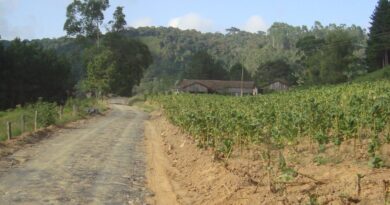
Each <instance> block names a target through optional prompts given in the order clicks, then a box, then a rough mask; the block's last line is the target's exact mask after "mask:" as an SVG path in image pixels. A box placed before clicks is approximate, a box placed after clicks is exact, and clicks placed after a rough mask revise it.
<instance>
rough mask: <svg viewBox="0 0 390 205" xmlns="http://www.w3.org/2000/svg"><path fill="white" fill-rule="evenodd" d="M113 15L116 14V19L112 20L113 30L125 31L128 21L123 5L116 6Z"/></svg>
mask: <svg viewBox="0 0 390 205" xmlns="http://www.w3.org/2000/svg"><path fill="white" fill-rule="evenodd" d="M113 16H114V20H112V21H110V24H112V28H111V31H113V32H120V31H124V30H125V26H126V24H127V22H126V19H125V18H126V15H125V14H124V13H123V6H118V7H116V10H115V12H114V15H113Z"/></svg>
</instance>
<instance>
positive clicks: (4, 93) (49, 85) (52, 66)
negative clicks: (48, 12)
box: [0, 39, 70, 109]
mask: <svg viewBox="0 0 390 205" xmlns="http://www.w3.org/2000/svg"><path fill="white" fill-rule="evenodd" d="M0 44H2V42H0ZM0 68H1V69H0V77H1V81H0V99H1V101H0V109H2V108H11V107H14V106H15V105H17V104H25V103H28V102H34V101H36V100H37V99H38V98H39V97H42V98H43V99H44V100H49V101H62V100H63V99H64V98H66V90H67V89H69V88H70V85H69V81H68V80H69V78H68V77H69V74H70V66H69V63H68V62H67V61H66V59H64V58H62V57H60V56H57V55H56V54H55V52H54V51H53V50H44V49H43V48H42V47H41V46H39V45H38V44H34V43H30V42H27V41H21V40H20V39H15V40H13V41H11V42H10V44H9V45H8V46H6V47H4V48H3V46H0Z"/></svg>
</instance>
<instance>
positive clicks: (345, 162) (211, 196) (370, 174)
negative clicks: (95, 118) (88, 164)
mask: <svg viewBox="0 0 390 205" xmlns="http://www.w3.org/2000/svg"><path fill="white" fill-rule="evenodd" d="M145 135H146V136H145V139H146V145H147V180H148V187H149V188H150V189H151V190H152V191H153V192H154V194H153V195H152V196H151V197H149V198H148V201H149V203H150V204H153V205H160V204H167V205H168V204H169V205H170V204H189V205H190V204H191V205H196V204H199V205H203V204H207V205H228V204H232V205H246V204H247V205H255V204H256V205H257V204H259V205H260V204H262V205H263V204H264V205H279V204H280V205H290V204H294V205H295V204H329V205H353V204H360V205H371V204H372V205H381V204H389V202H390V190H389V189H390V187H385V186H384V184H385V182H386V181H389V180H390V169H389V168H385V167H384V168H380V169H372V168H370V167H369V166H368V163H367V161H368V159H366V158H362V159H357V157H354V152H353V144H351V143H352V142H344V143H343V145H342V146H340V147H339V148H332V147H328V148H327V150H326V153H322V154H323V155H318V154H317V153H314V152H313V151H312V150H310V149H309V148H310V143H309V142H306V141H303V140H302V142H301V143H300V144H299V145H296V146H295V147H294V148H295V149H296V151H294V149H293V148H290V147H287V148H286V149H285V150H281V151H277V152H272V153H270V156H271V154H272V157H270V160H267V159H266V158H265V157H262V153H264V150H266V149H265V148H264V147H250V149H243V150H242V151H241V150H240V148H239V147H235V149H236V152H234V151H233V153H232V155H231V156H230V158H229V159H226V158H224V156H220V155H217V154H215V152H214V150H212V149H200V148H199V147H197V143H196V141H194V139H193V138H192V137H191V136H189V135H188V134H186V133H185V132H183V131H182V130H181V129H179V128H178V127H176V126H173V125H172V124H171V123H170V122H169V121H167V119H166V118H165V117H164V116H163V114H162V113H161V111H156V112H154V113H152V114H151V117H150V120H149V121H147V123H146V128H145ZM382 146H383V147H382V152H381V156H383V159H385V160H387V159H389V156H390V152H389V151H390V147H389V146H390V145H388V144H387V145H382ZM365 150H367V149H365V148H362V149H361V150H359V152H357V153H356V156H360V151H362V156H365V155H366V154H365V153H366V151H365ZM282 151H283V155H284V157H285V162H286V163H287V165H286V166H288V167H289V168H290V167H291V168H292V169H293V170H295V171H296V173H297V175H296V176H294V177H293V176H291V177H290V179H287V178H284V177H285V176H286V175H283V173H282V172H280V171H279V170H278V169H279V168H278V167H279V166H280V165H279V163H280V157H278V155H281V153H282ZM316 156H323V157H324V159H326V160H328V161H323V162H322V163H318V164H316V163H314V162H313V159H315V158H316ZM267 163H269V164H270V165H269V166H268V167H267ZM268 170H269V171H268ZM358 175H360V176H364V177H363V178H361V180H360V189H359V186H358V183H357V176H358ZM385 201H387V202H385Z"/></svg>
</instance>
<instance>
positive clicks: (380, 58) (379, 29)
mask: <svg viewBox="0 0 390 205" xmlns="http://www.w3.org/2000/svg"><path fill="white" fill-rule="evenodd" d="M389 52H390V2H389V1H388V0H379V1H378V5H377V6H376V8H375V11H374V13H373V15H372V16H371V27H370V33H369V39H368V47H367V60H368V62H369V64H370V71H373V70H376V69H379V68H382V67H384V66H387V65H388V64H389Z"/></svg>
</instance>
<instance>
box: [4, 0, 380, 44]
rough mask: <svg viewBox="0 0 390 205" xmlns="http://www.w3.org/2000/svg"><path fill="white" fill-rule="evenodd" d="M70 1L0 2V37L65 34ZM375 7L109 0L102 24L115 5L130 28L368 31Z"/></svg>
mask: <svg viewBox="0 0 390 205" xmlns="http://www.w3.org/2000/svg"><path fill="white" fill-rule="evenodd" d="M71 2H72V0H0V36H1V38H2V39H7V40H11V39H14V38H16V37H19V38H21V39H40V38H56V37H61V36H64V35H66V33H65V31H63V25H64V22H65V12H66V7H67V5H68V4H69V3H71ZM376 4H377V0H110V5H111V6H110V8H109V9H107V10H106V11H105V23H104V24H105V25H107V23H106V22H108V21H109V20H111V19H112V13H113V11H114V10H115V8H116V7H117V6H124V7H125V8H124V13H125V15H126V21H127V23H128V25H129V26H132V27H140V26H172V27H177V28H180V29H196V30H199V31H202V32H222V33H223V32H224V31H225V29H226V28H230V27H232V26H234V27H237V28H240V29H241V30H245V31H248V32H257V31H267V29H268V28H269V27H270V26H271V25H272V23H274V22H284V23H288V24H291V25H294V26H301V25H307V26H309V27H311V26H312V25H313V24H314V21H320V22H321V23H322V24H323V25H327V24H330V23H336V24H346V25H352V24H355V25H357V26H361V27H363V28H365V29H368V28H369V26H370V16H371V15H372V13H373V11H374V8H375V6H376ZM105 25H103V26H102V28H103V31H104V30H105V29H104V27H105Z"/></svg>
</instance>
